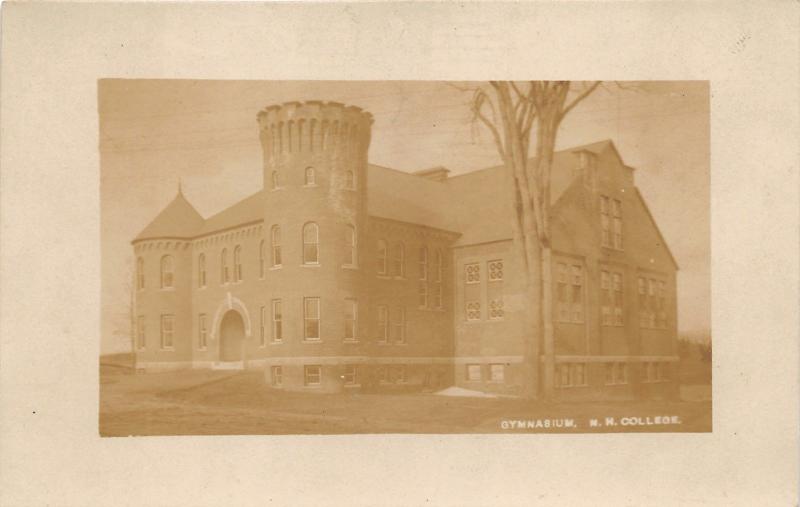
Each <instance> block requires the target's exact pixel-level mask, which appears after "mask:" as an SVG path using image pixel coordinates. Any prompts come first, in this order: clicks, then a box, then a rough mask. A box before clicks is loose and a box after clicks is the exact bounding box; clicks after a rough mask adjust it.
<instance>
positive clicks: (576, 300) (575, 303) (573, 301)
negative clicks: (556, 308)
mask: <svg viewBox="0 0 800 507" xmlns="http://www.w3.org/2000/svg"><path fill="white" fill-rule="evenodd" d="M571 281H572V291H571V298H570V310H571V311H570V318H571V320H572V322H583V268H582V267H581V266H580V265H573V266H572V280H571Z"/></svg>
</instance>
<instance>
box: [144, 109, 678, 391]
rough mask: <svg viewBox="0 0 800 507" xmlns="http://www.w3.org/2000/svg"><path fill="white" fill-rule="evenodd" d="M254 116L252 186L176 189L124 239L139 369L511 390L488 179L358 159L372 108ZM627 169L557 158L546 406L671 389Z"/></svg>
mask: <svg viewBox="0 0 800 507" xmlns="http://www.w3.org/2000/svg"><path fill="white" fill-rule="evenodd" d="M258 123H259V127H260V129H259V130H260V138H261V144H262V148H263V154H264V157H263V160H264V163H263V175H264V188H262V189H259V190H258V192H256V193H254V194H253V195H251V196H250V197H248V198H246V199H244V200H242V201H240V202H239V203H237V204H235V205H233V206H231V207H230V208H228V209H226V210H224V211H222V212H220V213H218V214H216V215H214V216H211V217H209V218H203V217H201V216H200V215H199V214H198V213H197V211H195V209H194V208H193V207H192V205H191V204H190V203H189V202H188V201H187V200H186V198H185V197H184V196H183V195H182V193H181V192H180V191H179V192H178V195H177V196H176V197H175V199H174V200H173V201H172V202H171V203H169V205H168V206H167V207H166V208H165V209H164V210H163V211H162V212H161V213H160V214H159V215H158V216H157V217H156V218H155V219H154V220H153V221H152V222H151V223H150V225H148V226H147V227H146V228H145V229H144V230H143V231H142V232H141V233H140V234H139V235H138V236H137V237H136V238H135V239H134V240H133V242H132V244H133V250H134V254H135V256H136V275H135V276H136V280H135V285H136V289H137V290H136V291H135V292H136V302H135V313H136V319H137V321H136V340H135V343H136V345H135V348H136V359H137V368H140V369H144V370H151V369H163V368H189V367H192V368H258V369H262V370H263V371H264V373H265V377H266V379H267V382H268V383H270V384H271V385H272V386H274V387H280V388H287V389H308V390H315V391H340V390H348V389H363V388H367V387H370V388H371V387H380V386H383V387H389V386H391V387H392V388H395V389H419V388H422V387H427V388H436V387H442V386H446V385H452V384H455V385H458V386H462V387H467V388H470V389H476V390H483V391H493V392H500V393H506V394H519V393H520V392H521V391H522V387H523V386H522V382H523V380H522V368H521V366H522V363H523V345H524V340H525V339H526V338H529V337H530V336H531V333H528V332H526V331H525V329H524V325H523V322H524V320H525V319H524V312H525V311H526V308H525V300H524V297H523V295H522V293H523V287H522V284H521V280H522V277H521V276H519V274H518V273H519V269H518V268H517V266H516V258H515V255H514V254H513V250H512V241H511V225H510V224H511V218H510V212H511V210H510V207H509V206H508V203H507V202H505V201H504V199H503V198H502V196H503V195H505V193H504V192H503V189H502V184H503V177H504V176H503V174H504V173H503V168H502V167H493V168H488V169H484V170H480V171H475V172H472V173H468V174H463V175H459V176H454V177H449V176H448V171H447V169H445V168H443V167H437V168H433V169H429V170H425V171H419V172H417V173H404V172H400V171H395V170H393V169H389V168H385V167H380V166H377V165H372V164H369V162H368V160H367V152H368V147H369V143H370V128H371V124H372V117H371V115H370V114H369V113H366V112H363V111H362V110H360V109H359V108H357V107H352V106H351V107H346V106H343V105H341V104H337V103H323V102H304V103H298V102H293V103H287V104H283V105H281V106H272V107H268V108H266V109H264V110H263V111H261V112H260V113H259V114H258ZM633 171H634V170H633V168H631V167H628V166H626V165H625V164H624V163H623V162H622V159H621V157H620V156H619V154H618V153H617V150H616V149H615V147H614V145H613V143H612V142H611V141H602V142H598V143H594V144H591V145H586V146H581V147H577V148H573V149H570V150H564V151H561V152H557V153H556V156H555V161H554V168H553V181H552V214H553V218H552V224H553V246H554V249H553V252H554V255H553V263H554V265H553V273H554V279H553V286H552V290H553V294H554V308H553V317H554V328H555V329H554V334H555V343H554V346H555V354H556V356H555V361H554V366H553V367H554V370H555V371H554V373H555V389H554V392H555V394H556V396H557V397H559V398H564V399H570V398H575V399H578V398H591V397H598V396H602V397H604V398H609V397H619V398H629V397H632V396H666V395H671V394H674V392H675V389H676V387H677V382H676V381H675V379H676V377H677V375H676V374H677V372H676V368H675V365H676V363H675V361H676V360H677V354H676V340H677V311H676V297H675V296H676V285H675V281H676V271H677V264H676V263H675V260H674V258H673V257H672V255H671V253H670V251H669V249H668V247H667V245H666V243H665V241H664V238H663V237H662V236H661V234H660V232H659V230H658V227H657V225H656V223H655V221H654V220H653V217H652V215H651V214H650V212H649V211H648V209H647V205H646V204H645V202H644V199H643V198H642V195H641V194H640V193H639V191H638V190H637V188H636V186H635V185H634V178H633ZM541 364H544V363H541Z"/></svg>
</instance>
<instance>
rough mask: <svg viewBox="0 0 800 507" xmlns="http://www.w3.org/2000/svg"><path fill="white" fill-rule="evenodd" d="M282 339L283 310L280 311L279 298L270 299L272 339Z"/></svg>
mask: <svg viewBox="0 0 800 507" xmlns="http://www.w3.org/2000/svg"><path fill="white" fill-rule="evenodd" d="M281 340H283V312H282V311H281V300H280V299H273V300H272V341H274V342H279V341H281Z"/></svg>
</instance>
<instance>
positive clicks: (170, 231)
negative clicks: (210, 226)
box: [133, 189, 204, 241]
mask: <svg viewBox="0 0 800 507" xmlns="http://www.w3.org/2000/svg"><path fill="white" fill-rule="evenodd" d="M203 223H204V220H203V217H201V216H200V213H198V212H197V210H196V209H194V206H192V205H191V203H189V201H187V200H186V197H184V196H183V192H181V191H180V189H178V195H176V196H175V198H174V199H173V200H172V202H170V203H169V204H167V206H166V207H165V208H164V209H163V210H161V213H159V214H158V215H157V216H156V217H155V218H154V219H153V221H152V222H150V224H149V225H148V226H147V227H145V228H144V230H142V232H140V233H139V234H138V235H137V236H136V238H134V240H133V241H138V240H140V239H148V238H150V239H152V238H191V237H193V236H196V235H197V233H198V232H199V231H200V229H201V228H202V227H203Z"/></svg>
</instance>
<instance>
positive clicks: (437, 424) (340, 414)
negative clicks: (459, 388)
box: [100, 361, 711, 436]
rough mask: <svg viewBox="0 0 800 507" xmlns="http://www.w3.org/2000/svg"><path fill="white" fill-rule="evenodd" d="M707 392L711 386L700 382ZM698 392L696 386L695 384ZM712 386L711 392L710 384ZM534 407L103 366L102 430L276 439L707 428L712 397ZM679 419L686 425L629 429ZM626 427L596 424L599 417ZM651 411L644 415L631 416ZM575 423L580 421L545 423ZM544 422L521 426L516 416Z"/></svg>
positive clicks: (239, 375) (244, 375) (246, 375)
mask: <svg viewBox="0 0 800 507" xmlns="http://www.w3.org/2000/svg"><path fill="white" fill-rule="evenodd" d="M694 387H700V388H703V387H705V388H707V387H708V386H694ZM695 390H696V389H695ZM706 390H707V389H706ZM693 398H695V399H698V400H699V401H640V402H615V403H609V402H603V403H585V402H584V403H559V404H545V403H531V402H528V401H525V400H521V399H510V398H467V397H445V396H436V395H432V394H356V393H354V394H313V393H293V392H286V391H279V390H273V389H270V388H268V387H267V386H266V385H265V384H264V381H263V377H262V375H261V374H260V373H259V372H251V371H245V372H230V371H209V370H185V371H180V372H168V373H151V374H146V375H134V374H133V373H132V371H131V370H130V368H129V366H127V365H126V364H124V362H116V363H115V362H113V361H111V362H109V361H104V363H103V364H102V365H101V368H100V434H101V435H103V436H128V435H248V434H251V435H270V434H351V433H508V432H536V433H548V432H549V433H553V432H558V433H583V432H620V431H623V432H630V431H636V432H654V431H657V432H665V431H666V432H670V431H671V432H705V431H710V430H711V402H710V401H707V400H703V397H702V396H701V397H699V398H698V397H697V396H694V397H693ZM656 416H677V417H678V419H679V421H680V424H668V425H667V424H650V425H647V424H643V425H629V426H623V422H628V423H631V422H633V423H646V422H647V420H646V419H645V418H647V417H650V418H651V420H650V422H651V423H652V422H655V417H656ZM606 417H613V418H615V422H616V425H614V426H605V425H603V424H600V425H598V426H596V427H590V423H589V421H590V419H592V418H594V419H598V420H600V421H601V422H603V421H605V418H606ZM631 417H641V418H642V419H641V420H636V419H623V418H631ZM545 419H547V420H553V419H559V420H561V419H572V420H573V424H574V427H568V428H567V427H558V428H556V427H554V424H553V423H552V422H551V423H550V426H551V427H550V428H547V427H544V425H545V424H546V423H544V420H545ZM536 420H540V421H541V422H540V423H539V424H538V425H536V424H534V427H532V428H529V427H524V428H519V427H517V424H518V423H516V421H525V424H526V426H527V425H528V424H529V423H528V422H527V421H536Z"/></svg>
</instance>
